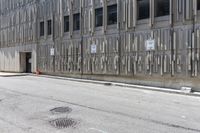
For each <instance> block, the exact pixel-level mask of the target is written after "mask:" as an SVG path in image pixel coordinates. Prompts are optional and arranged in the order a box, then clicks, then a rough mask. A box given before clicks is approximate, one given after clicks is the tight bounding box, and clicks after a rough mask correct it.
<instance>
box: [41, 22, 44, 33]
mask: <svg viewBox="0 0 200 133" xmlns="http://www.w3.org/2000/svg"><path fill="white" fill-rule="evenodd" d="M40 36H44V22H40Z"/></svg>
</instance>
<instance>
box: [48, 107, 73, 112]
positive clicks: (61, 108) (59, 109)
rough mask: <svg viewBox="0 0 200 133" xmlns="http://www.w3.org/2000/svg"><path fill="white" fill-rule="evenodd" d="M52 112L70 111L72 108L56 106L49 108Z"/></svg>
mask: <svg viewBox="0 0 200 133" xmlns="http://www.w3.org/2000/svg"><path fill="white" fill-rule="evenodd" d="M50 111H51V112H52V113H70V112H72V109H71V108H69V107H57V108H54V109H51V110H50Z"/></svg>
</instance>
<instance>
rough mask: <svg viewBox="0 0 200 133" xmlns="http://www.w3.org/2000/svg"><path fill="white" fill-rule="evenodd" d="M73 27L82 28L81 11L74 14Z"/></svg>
mask: <svg viewBox="0 0 200 133" xmlns="http://www.w3.org/2000/svg"><path fill="white" fill-rule="evenodd" d="M73 20H74V22H73V25H74V26H73V29H74V30H80V13H77V14H74V16H73Z"/></svg>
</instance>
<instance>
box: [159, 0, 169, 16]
mask: <svg viewBox="0 0 200 133" xmlns="http://www.w3.org/2000/svg"><path fill="white" fill-rule="evenodd" d="M155 2H156V3H155V17H160V16H166V15H169V6H170V5H169V0H156V1H155Z"/></svg>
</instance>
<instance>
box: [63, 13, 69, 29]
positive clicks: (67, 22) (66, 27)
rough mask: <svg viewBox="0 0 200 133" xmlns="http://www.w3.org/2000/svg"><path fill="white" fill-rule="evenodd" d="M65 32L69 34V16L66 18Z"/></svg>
mask: <svg viewBox="0 0 200 133" xmlns="http://www.w3.org/2000/svg"><path fill="white" fill-rule="evenodd" d="M64 32H69V16H65V17H64Z"/></svg>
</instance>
